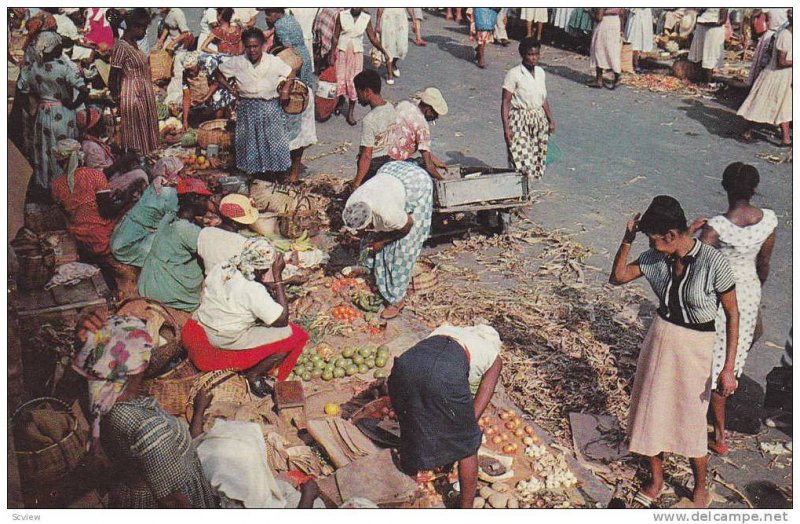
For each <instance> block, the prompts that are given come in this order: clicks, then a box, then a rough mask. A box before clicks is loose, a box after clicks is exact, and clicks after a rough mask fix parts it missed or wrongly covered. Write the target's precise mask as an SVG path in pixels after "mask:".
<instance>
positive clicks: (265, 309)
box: [183, 238, 308, 397]
mask: <svg viewBox="0 0 800 524" xmlns="http://www.w3.org/2000/svg"><path fill="white" fill-rule="evenodd" d="M285 266H286V263H285V262H284V260H283V257H282V256H280V254H279V253H278V252H277V251H276V250H275V248H274V247H273V246H272V244H271V243H270V242H269V241H268V240H266V239H264V238H254V239H251V240H248V241H247V242H246V243H245V245H244V247H243V248H242V252H241V253H240V254H239V255H237V256H235V257H233V258H231V259H230V260H228V261H227V262H225V263H222V264H219V265H218V266H216V267H214V268H213V269H211V271H210V272H209V274H208V277H206V281H205V286H204V290H203V296H202V298H201V300H200V307H199V308H197V311H195V312H194V315H193V316H192V319H191V320H189V321H188V322H187V323H186V324H185V325H184V327H183V343H184V345H185V346H186V349H187V351H188V353H189V359H191V361H192V363H194V365H195V366H197V368H198V369H200V370H201V371H213V370H217V369H236V370H239V371H243V372H244V376H245V377H246V378H247V381H248V382H249V383H250V390H251V391H252V392H253V394H254V395H257V396H259V397H264V396H266V395H267V394H269V392H270V387H269V385H268V383H267V380H266V378H265V376H266V375H267V374H269V373H270V372H273V371H274V370H276V369H277V378H278V380H285V379H286V377H287V376H288V375H289V373H291V371H292V369H293V368H294V366H295V364H296V363H297V358H298V357H299V356H300V353H302V352H303V347H305V345H306V342H307V341H308V334H307V333H306V332H305V331H303V329H302V328H300V327H299V326H297V325H295V324H291V323H290V322H289V308H288V306H287V300H286V293H285V292H284V289H283V278H282V274H283V269H284V267H285ZM270 271H272V275H273V276H274V279H272V280H274V281H270V278H269V273H270Z"/></svg>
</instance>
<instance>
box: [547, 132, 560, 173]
mask: <svg viewBox="0 0 800 524" xmlns="http://www.w3.org/2000/svg"><path fill="white" fill-rule="evenodd" d="M562 157H563V154H562V153H561V148H560V147H558V144H556V141H555V139H554V138H553V135H550V138H549V139H548V140H547V156H546V157H545V159H544V163H545V165H547V166H549V165H550V164H557V163H559V162H561V158H562Z"/></svg>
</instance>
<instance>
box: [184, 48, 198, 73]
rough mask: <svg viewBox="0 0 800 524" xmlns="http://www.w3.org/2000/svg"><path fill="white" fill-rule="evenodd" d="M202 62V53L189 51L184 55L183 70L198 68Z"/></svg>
mask: <svg viewBox="0 0 800 524" xmlns="http://www.w3.org/2000/svg"><path fill="white" fill-rule="evenodd" d="M199 61H200V51H189V52H188V53H186V54H185V55H183V68H184V69H191V68H193V67H196V66H197V64H198V62H199Z"/></svg>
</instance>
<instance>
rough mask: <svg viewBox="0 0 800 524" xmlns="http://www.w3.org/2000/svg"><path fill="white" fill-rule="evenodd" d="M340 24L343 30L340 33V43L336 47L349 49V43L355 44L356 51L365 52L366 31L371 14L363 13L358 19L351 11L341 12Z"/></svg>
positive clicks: (344, 49) (341, 49)
mask: <svg viewBox="0 0 800 524" xmlns="http://www.w3.org/2000/svg"><path fill="white" fill-rule="evenodd" d="M339 24H340V25H341V26H342V32H341V33H340V34H339V44H338V45H337V46H336V49H338V50H340V51H347V47H348V45H350V44H351V43H352V44H353V51H354V52H356V53H363V52H364V32H365V31H366V30H367V26H368V25H369V15H368V14H367V13H361V14H360V15H358V18H357V19H353V15H351V14H350V11H342V12H341V13H339Z"/></svg>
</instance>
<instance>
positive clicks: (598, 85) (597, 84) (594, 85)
mask: <svg viewBox="0 0 800 524" xmlns="http://www.w3.org/2000/svg"><path fill="white" fill-rule="evenodd" d="M586 87H591V88H593V89H600V88H601V87H603V83H602V82H598V81H597V80H592V81H591V82H586Z"/></svg>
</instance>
